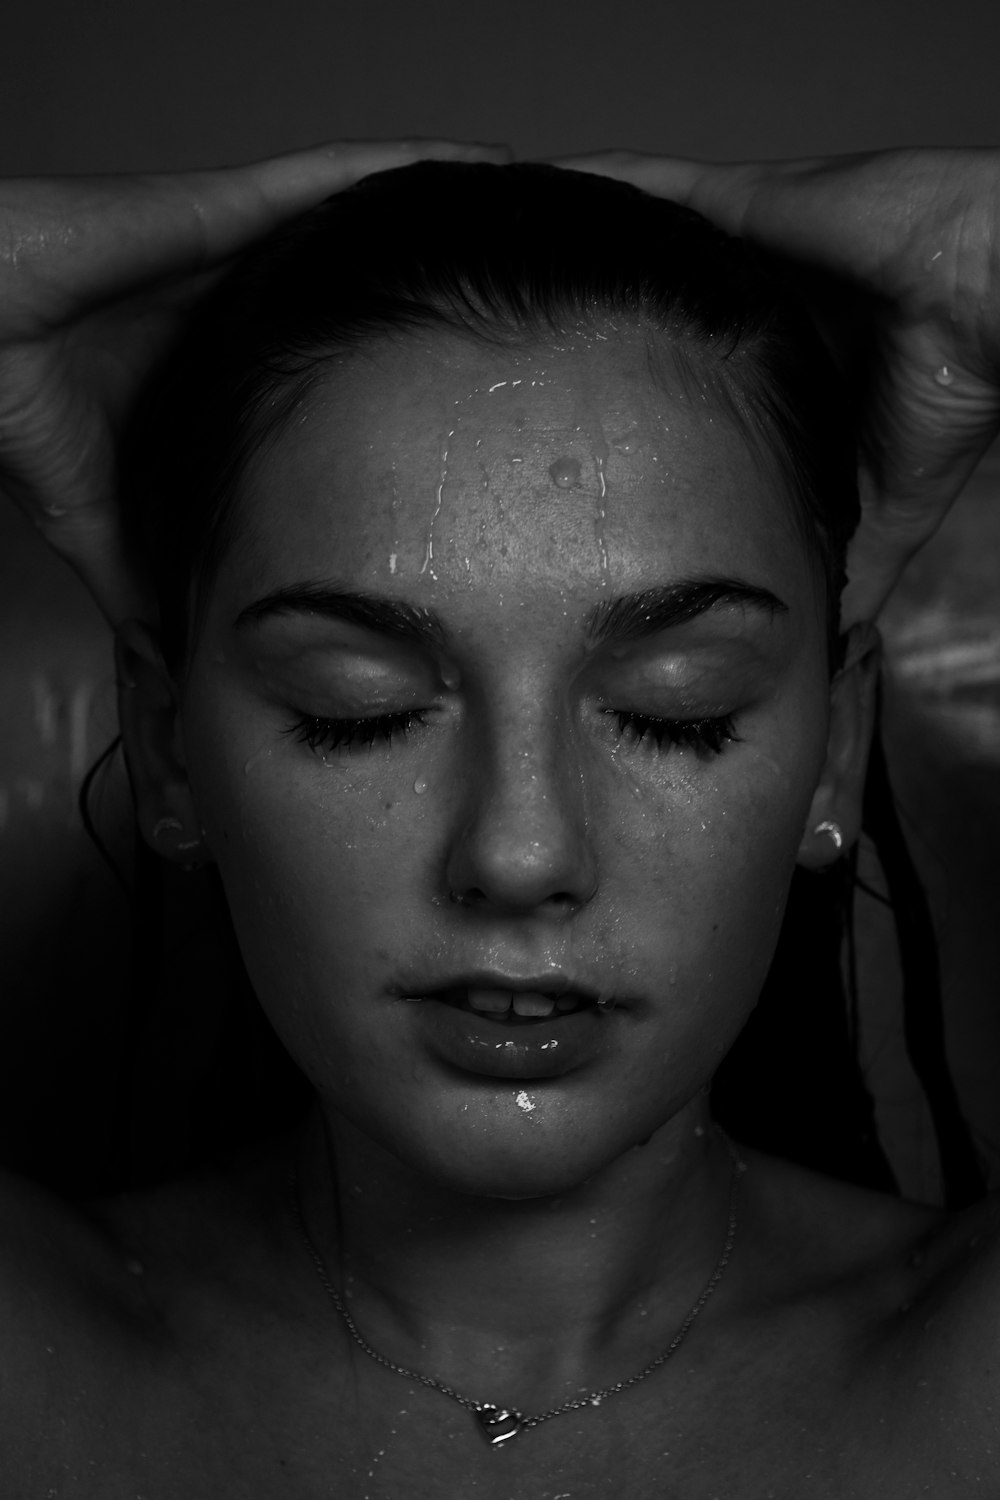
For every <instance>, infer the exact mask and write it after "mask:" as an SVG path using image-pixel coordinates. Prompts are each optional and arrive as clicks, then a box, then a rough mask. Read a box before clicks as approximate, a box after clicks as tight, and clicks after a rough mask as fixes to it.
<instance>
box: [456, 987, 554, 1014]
mask: <svg viewBox="0 0 1000 1500" xmlns="http://www.w3.org/2000/svg"><path fill="white" fill-rule="evenodd" d="M468 1000H469V1005H470V1007H471V1008H472V1009H473V1010H478V1011H482V1012H488V1013H489V1014H490V1015H506V1013H507V1012H508V1011H509V1010H510V1009H511V1007H513V1010H514V1014H515V1015H517V1016H534V1017H535V1018H536V1019H542V1018H544V1017H545V1016H551V1015H552V1013H553V1011H554V1010H555V1008H556V1003H557V1002H556V1001H555V1000H554V999H553V998H552V996H551V995H538V994H530V993H522V992H519V993H517V994H511V993H510V992H509V991H507V992H505V991H503V990H469V992H468ZM560 1008H562V1007H560Z"/></svg>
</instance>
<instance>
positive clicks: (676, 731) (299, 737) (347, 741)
mask: <svg viewBox="0 0 1000 1500" xmlns="http://www.w3.org/2000/svg"><path fill="white" fill-rule="evenodd" d="M604 712H605V713H609V714H613V715H614V717H615V718H616V719H617V720H618V734H619V737H620V738H621V739H628V740H629V741H631V743H632V744H634V745H641V744H642V743H643V742H644V741H652V742H653V744H655V746H656V748H657V750H663V749H664V747H665V746H666V747H668V748H669V747H672V746H676V747H678V748H681V749H687V750H694V751H695V752H696V753H697V754H699V755H721V754H722V751H723V750H724V749H725V747H726V745H727V744H738V743H739V737H738V735H737V734H736V733H735V730H734V726H733V719H732V715H731V714H727V715H725V716H724V717H721V718H720V717H716V718H705V719H657V718H653V717H652V716H651V715H649V714H636V713H629V712H627V711H623V710H621V709H605V710H604ZM426 722H427V718H426V710H424V709H419V708H413V709H407V710H405V712H403V713H397V714H376V715H375V716H373V717H372V718H367V719H320V718H315V717H312V716H310V715H308V714H306V715H303V717H302V718H300V719H297V720H296V721H295V723H294V724H290V725H289V726H288V728H287V729H286V730H285V733H286V734H290V735H293V736H294V738H295V739H296V741H297V742H298V743H299V744H301V745H308V746H309V749H310V750H315V751H320V750H345V749H346V750H352V749H354V748H355V747H356V746H358V745H362V746H366V747H367V748H368V749H369V750H370V749H371V747H372V746H373V745H374V744H375V742H376V740H379V741H381V742H382V743H384V744H386V745H389V744H391V743H392V741H393V740H394V739H395V738H396V737H397V736H399V737H405V736H406V735H408V734H409V732H410V730H411V729H412V728H413V727H414V725H415V724H416V725H420V726H421V727H423V726H424V725H425V724H426Z"/></svg>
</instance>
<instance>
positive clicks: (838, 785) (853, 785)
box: [798, 621, 882, 870]
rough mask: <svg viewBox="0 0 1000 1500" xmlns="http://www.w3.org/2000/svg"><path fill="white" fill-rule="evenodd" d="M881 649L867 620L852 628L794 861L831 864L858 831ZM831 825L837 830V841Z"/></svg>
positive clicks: (834, 684) (818, 866)
mask: <svg viewBox="0 0 1000 1500" xmlns="http://www.w3.org/2000/svg"><path fill="white" fill-rule="evenodd" d="M881 651H882V642H881V638H880V636H879V633H878V630H877V629H876V627H875V626H874V625H873V624H872V623H871V622H870V621H863V622H862V623H861V624H858V625H853V626H852V627H851V629H850V631H849V632H848V635H847V640H846V650H845V652H844V665H843V666H842V667H841V668H840V670H839V671H838V672H837V673H836V674H835V676H834V678H833V681H832V683H831V685H830V730H829V735H828V739H827V754H826V762H825V764H824V766H823V771H822V774H821V776H820V779H819V782H818V784H817V786H816V790H815V792H814V793H813V799H812V803H811V805H810V808H809V817H808V819H807V822H806V826H805V830H804V832H803V835H802V842H801V844H800V845H799V859H798V862H799V864H800V865H802V866H803V867H804V868H805V869H807V870H822V869H827V868H829V866H830V865H832V864H833V863H835V861H836V860H837V859H839V858H840V855H841V853H842V850H843V849H850V848H851V847H852V846H853V845H854V844H855V843H856V842H857V840H858V837H859V835H860V833H861V806H862V798H863V795H864V786H865V775H866V772H867V769H868V751H869V748H870V746H871V739H872V734H873V732H874V729H875V701H876V692H875V690H876V686H877V683H878V670H879V665H880V661H881ZM834 830H836V831H839V833H840V835H841V842H840V843H839V844H838V842H837V839H836V836H835V833H834Z"/></svg>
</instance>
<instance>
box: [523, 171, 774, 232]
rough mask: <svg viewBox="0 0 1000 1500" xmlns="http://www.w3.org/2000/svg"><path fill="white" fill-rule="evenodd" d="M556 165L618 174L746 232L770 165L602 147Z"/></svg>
mask: <svg viewBox="0 0 1000 1500" xmlns="http://www.w3.org/2000/svg"><path fill="white" fill-rule="evenodd" d="M551 164H552V165H553V166H556V167H566V168H569V169H570V170H572V171H576V172H593V173H595V174H596V175H597V176H599V177H613V178H615V179H616V180H617V181H619V182H629V183H631V184H632V186H633V187H637V188H641V189H642V190H643V191H644V192H647V193H652V194H653V195H654V196H655V197H657V198H669V199H671V200H672V201H673V202H674V203H681V204H684V205H685V206H686V207H688V208H693V209H695V210H696V211H697V212H698V213H702V214H704V215H705V217H706V218H709V219H711V220H712V222H713V223H715V224H718V225H719V227H720V228H722V229H725V230H726V231H727V232H728V233H730V234H740V233H741V232H742V230H743V225H744V221H745V218H746V215H747V212H748V210H749V208H750V205H751V203H752V201H753V197H754V194H755V192H756V191H757V188H758V186H759V185H760V182H761V179H762V177H763V176H764V175H765V174H766V172H767V170H768V167H770V166H772V165H773V166H777V167H779V168H781V167H786V168H787V167H788V166H794V165H796V164H794V163H790V164H789V163H784V164H783V163H775V164H770V163H769V164H767V165H760V164H757V163H753V162H702V161H691V160H690V159H688V158H685V157H680V156H651V155H646V154H643V153H642V152H639V151H599V152H595V153H592V154H590V155H584V156H563V157H558V158H554V159H553V160H552V163H551Z"/></svg>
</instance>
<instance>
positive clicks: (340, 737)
mask: <svg viewBox="0 0 1000 1500" xmlns="http://www.w3.org/2000/svg"><path fill="white" fill-rule="evenodd" d="M426 722H427V719H426V714H425V711H424V710H423V709H420V708H410V709H407V710H406V711H405V712H404V713H399V714H376V715H375V716H374V717H372V718H369V719H317V718H313V717H312V716H310V715H309V714H305V715H303V717H302V718H301V719H296V721H295V723H294V724H289V726H288V728H287V729H286V730H285V733H286V734H290V735H293V736H294V738H295V739H296V740H297V741H298V743H299V744H300V745H308V746H309V748H310V750H343V749H348V750H351V749H353V748H354V747H355V746H356V745H365V746H367V747H368V749H369V750H370V749H371V747H372V745H374V743H375V741H376V740H381V741H383V742H384V743H385V744H387V745H388V744H391V743H392V741H393V739H395V737H396V736H397V735H407V734H409V732H410V730H411V729H412V728H413V726H414V724H420V725H423V724H426Z"/></svg>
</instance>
